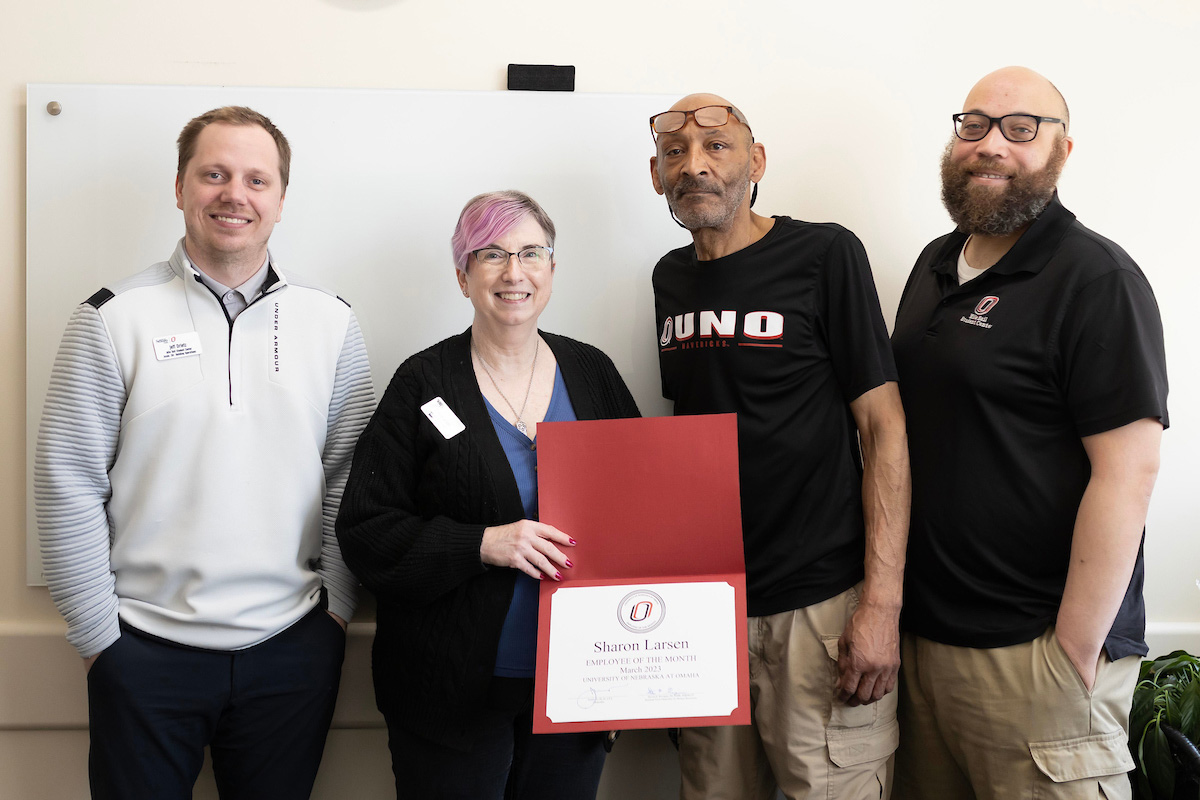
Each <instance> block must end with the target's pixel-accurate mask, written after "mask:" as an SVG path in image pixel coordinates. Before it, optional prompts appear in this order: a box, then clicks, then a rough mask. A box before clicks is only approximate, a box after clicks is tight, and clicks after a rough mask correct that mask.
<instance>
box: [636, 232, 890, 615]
mask: <svg viewBox="0 0 1200 800" xmlns="http://www.w3.org/2000/svg"><path fill="white" fill-rule="evenodd" d="M654 306H655V316H656V319H657V331H658V353H659V355H658V363H659V367H660V370H661V374H662V388H663V396H664V397H667V398H669V399H671V400H674V401H675V413H676V414H713V413H724V412H736V413H737V423H738V461H739V475H740V478H741V500H742V536H743V543H744V546H745V554H746V594H747V610H748V612H749V614H750V616H766V615H769V614H777V613H781V612H784V611H792V610H794V609H797V608H803V607H805V606H809V605H812V604H814V603H818V602H820V601H822V600H826V599H828V598H830V597H833V596H834V595H837V594H839V593H840V592H843V591H845V590H846V589H848V588H849V587H850V586H853V585H854V584H855V583H856V582H858V581H859V580H861V579H862V577H863V558H864V529H863V511H862V459H861V455H860V453H859V446H858V429H857V428H856V427H855V424H854V417H853V415H852V414H851V413H850V406H849V403H850V401H852V400H854V399H855V398H857V397H858V396H859V395H861V394H863V393H864V392H867V391H869V390H871V389H874V388H875V387H876V386H879V385H881V384H883V383H885V382H886V381H894V380H895V379H896V368H895V365H894V364H893V362H892V352H891V346H890V343H889V342H888V335H887V327H886V325H885V324H884V322H883V315H882V313H880V309H879V298H878V296H877V295H876V293H875V282H874V279H873V278H872V276H871V267H870V264H869V263H868V262H867V254H866V251H865V250H864V249H863V246H862V243H861V242H859V240H858V238H857V237H856V236H855V235H854V234H853V233H851V232H850V231H848V230H846V229H845V228H843V227H841V226H840V225H834V224H827V223H812V222H801V221H799V220H794V219H789V218H787V217H776V218H775V223H774V225H773V226H772V227H771V230H769V231H768V232H767V234H766V235H765V236H763V237H762V238H761V239H760V240H758V241H757V242H754V243H753V244H751V245H749V246H748V247H746V248H744V249H742V250H739V251H738V252H736V253H731V254H730V255H727V256H725V257H724V258H718V259H714V260H712V261H700V260H698V259H697V258H696V248H695V247H694V246H693V245H688V246H687V247H682V248H679V249H678V250H673V251H671V252H670V253H667V254H666V255H665V256H663V258H662V259H661V260H660V261H659V262H658V265H657V266H656V267H655V268H654Z"/></svg>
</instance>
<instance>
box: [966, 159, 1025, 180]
mask: <svg viewBox="0 0 1200 800" xmlns="http://www.w3.org/2000/svg"><path fill="white" fill-rule="evenodd" d="M962 171H963V172H964V173H965V172H989V173H993V174H996V175H1009V176H1011V175H1013V174H1014V173H1013V171H1012V170H1011V169H1010V168H1008V167H1005V166H1004V165H1003V164H1001V163H1000V162H999V161H995V160H993V159H990V158H981V159H979V160H978V161H972V162H971V163H970V164H963V165H962Z"/></svg>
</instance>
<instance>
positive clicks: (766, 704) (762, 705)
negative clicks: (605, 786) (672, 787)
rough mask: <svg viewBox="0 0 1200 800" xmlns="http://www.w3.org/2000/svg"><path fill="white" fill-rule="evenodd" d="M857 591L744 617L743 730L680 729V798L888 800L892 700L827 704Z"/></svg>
mask: <svg viewBox="0 0 1200 800" xmlns="http://www.w3.org/2000/svg"><path fill="white" fill-rule="evenodd" d="M861 589H862V587H861V584H860V585H859V586H855V587H852V588H850V589H848V590H846V591H845V592H843V593H842V594H840V595H838V596H836V597H832V598H830V599H828V600H825V601H824V602H821V603H817V604H816V605H812V606H809V607H808V608H801V609H797V610H795V611H787V612H784V613H782V614H773V615H771V616H769V617H750V618H749V620H748V621H747V624H748V625H749V631H750V636H749V646H750V708H751V711H750V716H751V724H750V725H736V726H735V725H730V726H722V727H709V728H684V729H682V730H681V731H680V732H679V766H680V771H681V772H682V774H683V784H682V787H681V789H680V793H679V796H680V798H682V800H700V799H701V798H703V799H704V800H770V799H771V798H773V797H774V796H775V788H776V785H778V787H779V788H780V789H782V790H783V793H784V795H785V796H787V797H788V798H789V800H810V799H812V798H830V799H831V800H832V799H836V800H866V798H871V800H879V798H886V797H887V790H888V784H889V779H890V774H889V773H890V763H891V761H890V756H891V754H892V752H893V751H894V750H895V749H896V742H897V736H898V727H897V724H896V693H895V692H892V693H890V694H888V695H887V696H886V697H884V698H883V699H882V700H880V701H879V702H877V703H872V704H871V705H867V706H858V707H856V708H851V707H849V706H846V705H844V704H842V703H839V702H837V701H836V700H835V699H834V692H835V689H834V685H835V684H836V683H837V677H838V675H837V642H838V638H839V637H840V636H841V633H842V629H843V628H844V627H845V625H846V622H847V621H848V620H849V619H850V615H851V614H853V613H854V611H855V609H857V608H858V601H859V593H860V591H861Z"/></svg>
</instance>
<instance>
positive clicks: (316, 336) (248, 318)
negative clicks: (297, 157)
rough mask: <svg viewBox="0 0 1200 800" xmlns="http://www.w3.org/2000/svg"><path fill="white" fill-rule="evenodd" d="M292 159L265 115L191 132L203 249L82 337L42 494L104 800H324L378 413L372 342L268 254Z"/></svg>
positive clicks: (130, 289) (70, 330) (226, 113)
mask: <svg viewBox="0 0 1200 800" xmlns="http://www.w3.org/2000/svg"><path fill="white" fill-rule="evenodd" d="M290 159H291V151H290V148H289V146H288V143H287V140H286V139H285V138H284V136H283V134H282V133H281V132H280V131H279V130H278V129H277V128H276V127H275V126H274V125H273V124H272V123H271V121H270V120H269V119H267V118H266V117H264V116H262V115H261V114H259V113H257V112H255V111H253V110H251V109H248V108H242V107H225V108H219V109H215V110H213V111H209V112H208V113H206V114H203V115H201V116H199V117H196V118H195V119H193V120H191V121H190V122H189V123H188V124H187V125H186V126H185V127H184V129H183V132H182V133H181V134H180V136H179V168H178V174H177V175H176V179H175V195H176V199H177V204H178V206H179V208H180V209H181V210H182V211H183V217H184V226H185V234H184V237H183V239H182V240H181V241H180V242H179V244H178V245H177V246H176V248H175V252H174V254H172V256H171V258H170V259H169V260H167V261H164V262H161V263H159V264H155V265H154V266H152V267H150V268H149V269H147V270H145V271H143V272H140V273H138V274H136V275H134V276H132V277H129V278H126V279H124V280H122V281H118V282H116V283H114V284H111V285H110V286H108V287H106V288H103V289H101V290H100V291H98V292H96V293H95V294H94V295H92V296H91V297H90V298H88V300H87V301H86V302H84V303H82V304H81V305H79V306H78V307H77V308H76V310H75V312H74V314H73V316H72V317H71V320H70V322H69V323H68V325H67V330H66V333H65V334H64V335H63V340H62V344H61V346H60V348H59V352H58V356H57V358H56V360H55V363H54V370H53V374H52V376H51V380H50V388H49V390H48V392H47V397H46V404H45V410H44V412H43V416H42V424H41V430H40V432H39V435H38V452H37V463H36V469H35V475H34V489H35V497H36V503H37V513H38V527H39V534H40V539H41V549H42V559H43V564H44V572H45V576H46V582H47V583H48V585H49V587H50V592H51V595H52V596H53V598H54V601H55V603H56V604H57V605H58V608H59V610H60V611H61V612H62V614H63V616H64V617H65V618H66V620H67V639H68V641H69V642H70V643H71V644H72V645H74V646H75V648H76V649H77V650H78V651H79V655H80V656H81V657H82V658H83V660H84V667H85V669H86V671H87V681H88V702H89V713H90V732H91V749H90V754H89V775H90V780H91V786H92V796H93V798H110V797H111V798H123V799H128V798H146V800H150V799H151V798H153V800H163V799H164V798H190V797H191V792H192V786H193V784H194V783H195V781H196V777H197V775H198V774H199V771H200V767H201V764H202V763H203V758H204V748H205V747H206V746H207V747H210V748H211V753H212V761H213V770H214V773H215V776H216V782H217V786H218V789H219V791H220V794H221V797H222V798H225V800H228V799H229V798H266V797H270V798H305V797H308V796H309V794H310V792H311V789H312V784H313V780H314V779H315V777H316V772H317V767H318V765H319V763H320V759H321V753H322V750H323V749H324V745H325V736H326V733H327V732H328V729H329V722H330V719H331V717H332V714H333V706H334V702H335V700H336V698H337V688H338V681H339V678H340V675H341V664H342V657H343V654H344V649H345V627H346V621H347V620H349V619H350V617H351V615H352V614H353V613H354V604H355V595H356V582H355V580H354V577H353V576H352V575H351V574H350V572H349V570H348V569H347V568H346V566H345V564H344V563H343V561H342V557H341V553H340V551H339V549H338V544H337V539H336V537H335V536H334V528H333V523H334V519H335V517H336V516H337V509H338V504H339V502H340V501H341V494H342V488H343V486H344V485H345V481H346V475H347V473H348V472H349V469H350V458H351V455H352V454H353V449H354V444H355V441H356V440H357V438H358V434H359V432H360V431H361V430H362V428H363V426H364V425H365V424H366V422H367V420H368V418H369V417H370V414H371V411H372V408H373V406H374V394H373V390H372V388H371V376H370V368H369V366H368V363H367V354H366V347H365V345H364V343H363V338H362V333H361V331H360V330H359V327H358V323H357V321H356V320H355V317H354V314H353V312H351V310H350V308H349V306H348V305H347V304H346V303H345V302H343V301H342V300H340V299H339V298H337V297H336V296H335V295H332V294H330V293H327V292H325V291H323V290H320V289H318V288H316V287H313V286H310V285H308V284H306V283H304V282H302V281H299V280H297V279H296V278H295V277H294V276H289V277H287V278H285V276H284V273H283V272H282V271H281V269H280V267H279V265H278V264H277V263H275V261H274V260H273V259H272V257H271V255H270V253H269V252H268V250H267V243H268V240H269V239H270V236H271V231H272V229H273V228H274V226H275V223H276V222H278V221H279V220H280V218H281V216H282V212H283V203H284V194H285V192H286V190H287V183H288V170H289V165H290Z"/></svg>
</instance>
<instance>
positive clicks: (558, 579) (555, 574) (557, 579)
mask: <svg viewBox="0 0 1200 800" xmlns="http://www.w3.org/2000/svg"><path fill="white" fill-rule="evenodd" d="M554 580H556V581H561V580H562V575H560V574H558V573H557V572H556V573H554Z"/></svg>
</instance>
